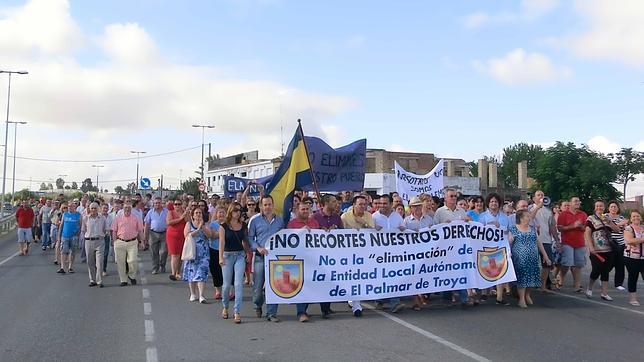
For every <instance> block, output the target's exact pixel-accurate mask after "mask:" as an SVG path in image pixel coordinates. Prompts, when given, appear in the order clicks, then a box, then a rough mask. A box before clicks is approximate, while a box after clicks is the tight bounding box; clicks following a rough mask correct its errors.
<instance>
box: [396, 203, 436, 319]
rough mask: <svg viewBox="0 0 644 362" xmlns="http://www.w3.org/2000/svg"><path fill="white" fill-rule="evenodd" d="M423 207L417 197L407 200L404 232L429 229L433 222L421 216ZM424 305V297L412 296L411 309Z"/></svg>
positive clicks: (429, 218)
mask: <svg viewBox="0 0 644 362" xmlns="http://www.w3.org/2000/svg"><path fill="white" fill-rule="evenodd" d="M430 199H431V198H430ZM423 205H424V203H423V201H422V200H421V199H420V197H418V196H414V197H412V198H411V200H409V208H410V210H411V212H410V214H409V216H407V217H406V218H405V220H403V227H404V229H405V230H413V231H418V230H420V229H425V228H429V227H431V226H432V225H433V224H434V220H433V219H432V217H431V216H429V215H424V214H423ZM424 304H425V296H423V295H416V296H414V304H413V305H412V307H411V309H413V310H415V311H419V310H420V306H421V305H424Z"/></svg>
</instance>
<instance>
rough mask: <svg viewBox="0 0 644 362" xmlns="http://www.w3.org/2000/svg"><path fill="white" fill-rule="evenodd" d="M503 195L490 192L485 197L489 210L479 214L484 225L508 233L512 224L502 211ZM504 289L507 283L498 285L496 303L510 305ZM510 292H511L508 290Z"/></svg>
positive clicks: (506, 287)
mask: <svg viewBox="0 0 644 362" xmlns="http://www.w3.org/2000/svg"><path fill="white" fill-rule="evenodd" d="M501 204H502V202H501V196H499V194H497V193H494V192H492V193H490V194H488V195H487V197H486V198H485V205H486V206H487V210H486V211H484V212H483V213H481V215H480V216H479V222H480V223H481V224H483V225H494V226H496V227H498V228H500V229H501V230H503V232H504V233H505V234H506V235H507V233H508V228H509V226H510V219H509V218H508V216H507V215H506V214H504V213H503V212H501ZM504 289H508V286H507V285H504V284H497V285H496V303H497V304H501V305H510V302H508V301H507V300H505V299H504V298H503V291H504ZM508 293H509V292H508Z"/></svg>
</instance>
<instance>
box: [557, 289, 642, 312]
mask: <svg viewBox="0 0 644 362" xmlns="http://www.w3.org/2000/svg"><path fill="white" fill-rule="evenodd" d="M549 293H552V294H555V295H560V296H562V297H566V298H571V299H577V300H580V301H582V302H588V303H592V304H597V305H601V306H604V307H610V308H615V309H619V310H623V311H624V312H631V313H635V314H639V315H642V316H644V312H642V311H639V310H635V309H631V308H626V307H620V306H618V305H614V304H609V303H610V302H607V303H603V302H599V301H596V300H592V299H588V298H586V297H577V296H574V295H570V294H565V293H562V292H555V291H554V290H551V291H549ZM613 303H614V301H613Z"/></svg>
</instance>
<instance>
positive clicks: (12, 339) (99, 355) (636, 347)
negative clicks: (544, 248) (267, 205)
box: [0, 233, 644, 361]
mask: <svg viewBox="0 0 644 362" xmlns="http://www.w3.org/2000/svg"><path fill="white" fill-rule="evenodd" d="M38 246H39V245H38ZM16 250H17V246H16V243H15V236H14V234H13V233H11V234H9V235H5V236H2V237H0V301H1V303H0V305H1V307H2V312H1V313H0V360H1V361H62V360H65V361H157V360H159V361H302V360H305V361H335V360H338V361H348V360H350V361H409V360H412V361H416V360H418V361H420V360H449V361H471V360H479V361H485V360H493V361H517V360H520V361H547V360H567V361H582V360H583V361H606V360H614V361H619V360H629V361H631V360H640V359H642V357H641V356H644V343H642V342H643V341H644V308H635V307H631V306H630V305H629V304H628V303H627V294H626V293H624V292H618V291H616V290H611V295H612V296H613V298H614V299H615V300H614V301H613V302H603V301H600V300H599V298H595V299H592V300H587V299H586V298H585V297H584V296H583V295H580V294H575V293H573V292H572V291H571V290H570V288H564V290H563V291H562V292H561V293H556V294H555V293H547V294H542V293H536V295H535V296H534V297H533V299H534V301H535V305H534V306H533V307H531V308H529V309H528V310H522V309H520V308H518V307H516V305H513V306H498V305H495V304H494V303H487V304H484V305H480V306H477V307H474V308H470V309H465V310H463V309H461V308H460V307H446V306H444V305H443V304H442V302H441V301H440V298H437V297H432V299H430V302H429V305H428V306H427V307H426V308H424V309H423V310H422V311H420V312H414V311H412V310H404V311H402V312H401V313H399V314H396V315H392V314H389V313H386V312H382V311H373V310H366V311H365V315H364V317H363V318H360V319H358V318H354V317H353V316H352V315H351V313H350V310H349V309H348V308H347V306H346V304H344V303H335V304H333V305H332V308H333V309H334V310H335V311H336V313H335V314H333V316H332V319H331V320H322V319H321V318H320V310H319V307H318V306H317V305H312V306H311V307H309V312H310V314H311V317H312V318H311V321H310V322H309V323H299V322H298V321H297V320H296V317H295V306H291V305H282V306H280V308H279V313H278V314H279V316H280V317H281V318H282V322H281V323H270V322H266V321H264V320H263V319H258V318H256V317H254V313H253V310H252V305H251V303H250V298H249V296H250V290H249V289H248V288H246V290H245V297H244V304H243V311H242V318H243V323H242V324H241V325H235V324H234V323H233V322H232V319H230V320H222V319H221V317H220V316H219V315H220V312H221V304H220V303H219V302H215V301H214V300H212V299H209V301H208V304H206V305H200V304H196V303H189V302H188V288H187V285H185V284H184V283H182V282H171V281H170V280H168V278H167V274H159V275H150V274H149V271H150V262H149V260H150V258H149V254H147V252H146V253H144V254H143V255H141V264H142V266H143V268H142V269H141V276H140V278H139V282H140V283H139V285H137V286H128V287H119V286H118V277H117V276H116V266H115V264H113V263H110V264H109V266H108V272H109V274H110V275H109V276H108V277H106V278H105V280H104V282H105V285H106V287H105V288H103V289H98V288H88V286H87V284H88V276H87V268H86V266H85V264H78V265H77V266H76V270H77V272H76V273H75V274H66V275H59V274H56V266H55V265H53V263H52V261H53V256H52V252H51V251H47V252H42V251H41V250H40V249H39V248H32V251H31V254H30V255H29V256H26V257H21V256H13V257H12V255H14V254H15V251H16ZM640 289H641V290H642V294H644V284H642V283H640ZM212 292H213V289H212V284H210V285H209V288H208V293H207V294H208V296H212ZM596 294H599V293H598V292H596ZM640 300H641V301H644V296H643V297H642V298H641V299H640ZM635 356H638V357H635Z"/></svg>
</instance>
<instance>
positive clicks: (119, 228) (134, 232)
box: [112, 202, 143, 287]
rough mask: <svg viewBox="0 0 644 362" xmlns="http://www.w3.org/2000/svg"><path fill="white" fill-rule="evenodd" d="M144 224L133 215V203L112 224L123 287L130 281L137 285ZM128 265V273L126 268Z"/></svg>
mask: <svg viewBox="0 0 644 362" xmlns="http://www.w3.org/2000/svg"><path fill="white" fill-rule="evenodd" d="M142 236H143V222H142V221H141V219H140V218H139V217H138V216H137V215H134V214H133V213H132V203H130V202H128V203H126V204H125V205H124V207H123V214H121V215H118V216H117V217H116V218H115V219H114V222H113V223H112V247H113V248H114V253H115V255H116V265H117V268H118V272H119V278H120V280H121V286H122V287H124V286H126V285H127V281H128V279H129V280H130V283H132V285H136V272H137V260H136V259H137V255H138V245H137V242H136V241H138V243H139V244H141V245H142V244H143V239H142ZM126 264H127V268H128V270H127V272H126V271H125V266H126Z"/></svg>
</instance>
